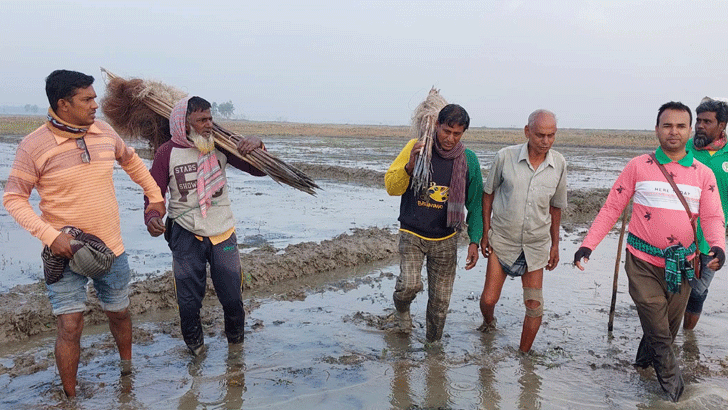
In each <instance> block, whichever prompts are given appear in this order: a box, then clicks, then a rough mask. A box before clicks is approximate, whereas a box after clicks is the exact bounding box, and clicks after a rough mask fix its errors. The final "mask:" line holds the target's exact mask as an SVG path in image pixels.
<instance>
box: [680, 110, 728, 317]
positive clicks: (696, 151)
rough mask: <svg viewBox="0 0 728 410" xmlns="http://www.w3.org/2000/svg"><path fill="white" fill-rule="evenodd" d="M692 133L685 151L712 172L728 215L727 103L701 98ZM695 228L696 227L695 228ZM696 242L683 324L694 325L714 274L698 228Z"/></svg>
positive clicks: (708, 250)
mask: <svg viewBox="0 0 728 410" xmlns="http://www.w3.org/2000/svg"><path fill="white" fill-rule="evenodd" d="M695 113H696V115H697V117H696V118H695V136H694V137H693V139H692V140H690V141H688V145H687V150H688V151H689V152H692V153H693V156H694V157H695V159H697V160H698V161H700V162H701V163H703V164H705V165H707V166H708V168H710V169H711V170H712V171H713V174H714V175H715V179H716V181H717V182H718V191H719V192H720V199H721V203H722V205H723V214H724V215H726V214H728V147H726V133H725V127H726V122H728V105H727V104H726V103H725V102H723V101H718V100H713V99H710V98H704V99H703V101H702V102H701V103H700V105H698V108H696V109H695ZM698 229H699V228H698ZM698 245H699V248H700V253H701V258H702V263H701V270H700V278H698V279H696V280H694V281H693V282H691V285H692V290H691V291H690V299H689V300H688V304H687V307H686V308H685V318H684V320H683V327H684V328H685V329H688V330H692V329H694V328H695V325H697V324H698V319H700V313H701V312H702V311H703V303H704V302H705V299H706V298H707V297H708V286H710V282H711V281H712V280H713V276H714V275H715V269H716V265H715V264H713V265H711V264H710V263H709V262H710V260H711V259H713V257H712V255H710V254H709V252H710V245H708V242H706V241H705V238H704V237H703V232H702V230H700V229H699V230H698Z"/></svg>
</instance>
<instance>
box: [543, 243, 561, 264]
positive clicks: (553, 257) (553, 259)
mask: <svg viewBox="0 0 728 410" xmlns="http://www.w3.org/2000/svg"><path fill="white" fill-rule="evenodd" d="M558 264H559V245H554V246H552V247H551V251H549V261H548V263H546V270H554V269H556V265H558Z"/></svg>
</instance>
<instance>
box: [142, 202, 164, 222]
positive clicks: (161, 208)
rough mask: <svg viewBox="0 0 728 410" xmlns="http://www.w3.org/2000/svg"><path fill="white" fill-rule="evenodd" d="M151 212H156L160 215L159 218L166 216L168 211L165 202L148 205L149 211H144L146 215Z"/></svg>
mask: <svg viewBox="0 0 728 410" xmlns="http://www.w3.org/2000/svg"><path fill="white" fill-rule="evenodd" d="M150 211H156V212H157V213H158V214H159V217H160V218H162V217H163V216H164V214H166V213H167V209H166V208H165V207H164V201H162V202H151V203H150V204H149V205H147V209H145V210H144V213H145V214H148V213H149V212H150Z"/></svg>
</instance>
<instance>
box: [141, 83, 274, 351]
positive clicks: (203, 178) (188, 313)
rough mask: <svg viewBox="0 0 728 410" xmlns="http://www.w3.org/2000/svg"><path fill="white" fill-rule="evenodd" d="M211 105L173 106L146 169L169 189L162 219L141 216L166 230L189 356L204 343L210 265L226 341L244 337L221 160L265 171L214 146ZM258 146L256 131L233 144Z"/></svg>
mask: <svg viewBox="0 0 728 410" xmlns="http://www.w3.org/2000/svg"><path fill="white" fill-rule="evenodd" d="M210 108H211V105H210V103H209V102H207V101H206V100H204V99H202V98H200V97H191V98H185V99H183V100H181V101H179V102H178V103H177V104H176V105H175V107H174V109H173V110H172V113H171V115H170V118H169V128H170V133H171V134H172V139H171V140H169V141H167V142H166V143H164V144H162V145H161V146H160V147H159V149H158V150H157V151H156V153H155V155H154V163H153V164H152V168H151V174H152V176H153V177H154V179H155V180H156V181H157V184H158V185H159V187H160V188H161V190H162V193H166V192H167V190H169V193H170V197H169V205H168V217H167V223H166V224H165V223H163V222H162V219H161V216H162V215H154V214H148V215H147V217H146V218H145V222H146V224H147V230H148V231H149V233H150V234H151V235H152V236H159V235H161V234H163V233H164V234H165V239H167V241H168V243H169V248H170V249H171V250H172V260H173V268H172V269H173V272H174V281H175V290H176V292H177V304H178V306H179V315H180V326H181V328H182V337H183V338H184V341H185V343H186V344H187V347H188V348H189V349H190V351H191V352H192V353H193V354H194V355H199V354H200V353H201V352H202V351H203V347H204V336H203V332H202V322H201V320H200V309H201V308H202V299H203V298H204V296H205V289H206V283H207V269H206V267H207V264H208V263H209V264H210V277H211V278H212V282H213V284H214V286H215V292H216V293H217V297H218V299H219V300H220V304H221V305H222V308H223V312H224V316H225V318H224V320H225V335H226V336H227V340H228V343H231V344H237V343H242V342H243V340H244V326H245V310H244V309H243V295H242V270H241V266H240V255H239V252H238V243H237V237H236V235H235V219H234V217H233V213H232V209H231V203H230V199H229V197H228V187H227V181H226V177H225V166H226V164H228V163H229V164H230V165H232V166H234V167H235V168H238V169H240V170H242V171H245V172H247V173H249V174H251V175H255V176H263V175H265V173H263V172H262V171H260V170H259V169H257V168H255V167H253V166H252V165H250V164H248V163H247V162H245V161H243V160H241V159H239V158H238V157H236V156H234V155H231V154H228V153H223V152H221V151H220V150H218V149H216V148H215V141H214V139H213V136H212V130H213V122H212V114H211V112H210ZM257 148H263V143H262V142H261V140H260V139H259V138H256V137H244V138H242V139H241V140H240V142H239V143H238V144H237V149H238V152H239V153H240V154H242V155H247V154H248V153H250V152H252V151H253V150H255V149H257ZM145 202H146V198H145Z"/></svg>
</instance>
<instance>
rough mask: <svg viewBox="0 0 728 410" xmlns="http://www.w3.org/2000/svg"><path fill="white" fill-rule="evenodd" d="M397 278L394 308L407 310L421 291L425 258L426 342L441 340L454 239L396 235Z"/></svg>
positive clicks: (451, 278)
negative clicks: (426, 287) (437, 239)
mask: <svg viewBox="0 0 728 410" xmlns="http://www.w3.org/2000/svg"><path fill="white" fill-rule="evenodd" d="M399 254H400V258H401V259H400V264H399V266H400V275H399V277H398V278H397V283H396V285H395V287H394V306H395V307H396V308H397V310H398V311H400V312H403V311H406V310H409V306H410V303H412V301H413V300H414V299H415V296H417V293H418V292H420V291H421V290H422V289H423V285H422V277H421V273H422V264H423V262H424V259H425V258H427V283H428V292H427V296H428V299H427V317H426V321H427V322H426V323H427V333H426V338H427V341H428V342H432V341H436V340H439V339H440V338H442V330H443V328H444V327H445V318H446V316H447V310H448V308H449V306H450V296H451V295H452V287H453V282H454V281H455V268H456V266H457V237H456V236H452V237H451V238H448V239H443V240H439V241H436V240H426V239H422V238H420V237H417V236H415V235H413V234H411V233H409V232H400V234H399Z"/></svg>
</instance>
